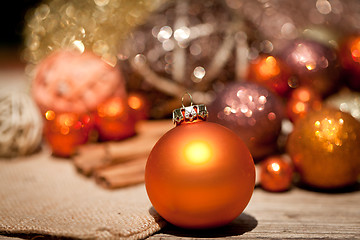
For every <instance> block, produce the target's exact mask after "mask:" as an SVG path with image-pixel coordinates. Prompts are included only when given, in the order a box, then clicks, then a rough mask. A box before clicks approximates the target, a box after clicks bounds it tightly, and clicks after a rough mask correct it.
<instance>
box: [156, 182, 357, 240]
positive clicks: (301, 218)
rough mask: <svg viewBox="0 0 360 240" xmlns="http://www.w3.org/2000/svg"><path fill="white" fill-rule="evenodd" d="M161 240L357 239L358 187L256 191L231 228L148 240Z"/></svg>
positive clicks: (173, 230)
mask: <svg viewBox="0 0 360 240" xmlns="http://www.w3.org/2000/svg"><path fill="white" fill-rule="evenodd" d="M163 238H166V239H167V238H175V239H199V238H201V239H203V238H241V239H360V191H359V186H355V187H354V188H352V189H348V190H347V192H342V193H321V192H314V191H309V190H305V189H301V188H297V187H294V188H293V189H291V190H290V191H288V192H284V193H269V192H265V191H264V190H262V189H261V188H256V189H255V191H254V195H253V197H252V199H251V201H250V203H249V205H248V206H247V208H246V209H245V211H244V213H243V214H241V215H240V216H239V217H238V218H237V219H236V220H235V221H234V222H232V223H231V224H230V225H228V226H226V227H222V228H219V229H213V230H203V231H194V230H184V229H180V228H177V227H175V226H167V227H165V228H164V229H163V230H161V231H160V232H158V233H156V234H155V235H153V236H151V237H149V239H151V240H155V239H163Z"/></svg>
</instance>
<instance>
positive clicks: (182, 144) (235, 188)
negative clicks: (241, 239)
mask: <svg viewBox="0 0 360 240" xmlns="http://www.w3.org/2000/svg"><path fill="white" fill-rule="evenodd" d="M190 117H191V114H190ZM145 184H146V190H147V193H148V196H149V198H150V201H151V202H152V204H153V206H154V208H155V209H156V211H157V212H158V213H159V214H160V215H161V216H162V217H163V218H165V219H166V220H167V221H169V222H170V223H172V224H174V225H176V226H179V227H184V228H210V227H218V226H222V225H225V224H227V223H229V222H231V221H232V220H233V219H235V218H236V217H237V216H238V215H240V214H241V212H242V211H243V210H244V209H245V207H246V205H247V204H248V202H249V200H250V198H251V195H252V192H253V190H254V185H255V167H254V162H253V159H252V157H251V155H250V152H249V150H248V148H247V147H246V145H245V144H244V142H243V141H242V140H241V139H240V138H239V137H238V136H237V135H236V134H234V133H233V132H232V131H230V130H229V129H227V128H225V127H223V126H221V125H219V124H216V123H210V122H204V121H194V122H186V121H185V122H183V123H182V124H180V125H178V126H177V127H175V128H173V129H172V130H170V131H169V132H167V133H166V134H165V135H164V136H163V137H162V138H160V140H159V141H158V142H157V143H156V145H155V146H154V148H153V150H152V151H151V153H150V155H149V158H148V162H147V165H146V170H145Z"/></svg>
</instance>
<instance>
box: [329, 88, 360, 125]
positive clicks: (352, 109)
mask: <svg viewBox="0 0 360 240" xmlns="http://www.w3.org/2000/svg"><path fill="white" fill-rule="evenodd" d="M325 103H326V104H327V105H329V106H332V107H334V108H336V109H338V110H340V111H342V112H347V113H349V114H350V115H351V116H353V117H354V118H356V119H357V120H358V121H360V93H357V92H351V91H349V90H346V89H344V90H342V91H340V92H339V93H337V94H336V95H332V96H330V97H329V98H328V99H326V102H325Z"/></svg>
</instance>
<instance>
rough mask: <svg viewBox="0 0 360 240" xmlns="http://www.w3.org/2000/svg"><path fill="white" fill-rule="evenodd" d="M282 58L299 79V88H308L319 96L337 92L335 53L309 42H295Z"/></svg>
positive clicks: (337, 67)
mask: <svg viewBox="0 0 360 240" xmlns="http://www.w3.org/2000/svg"><path fill="white" fill-rule="evenodd" d="M283 58H284V59H285V60H286V63H287V64H288V66H289V67H291V68H292V71H293V72H294V73H295V74H296V75H297V76H298V77H299V85H300V86H309V87H310V88H311V89H313V90H314V91H315V92H317V93H318V94H320V95H321V96H327V95H329V94H331V93H332V92H334V91H335V90H337V88H338V87H339V83H340V81H339V80H340V64H339V58H338V55H337V52H336V51H335V50H334V49H331V48H329V47H327V46H325V45H323V44H320V43H318V42H314V41H310V40H301V39H299V40H296V41H294V42H293V43H292V44H291V46H290V47H288V48H287V49H286V50H285V51H284V53H283Z"/></svg>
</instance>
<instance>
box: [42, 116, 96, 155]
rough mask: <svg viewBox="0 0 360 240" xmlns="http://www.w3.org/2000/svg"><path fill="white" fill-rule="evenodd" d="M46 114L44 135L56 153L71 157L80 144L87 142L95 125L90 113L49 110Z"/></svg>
mask: <svg viewBox="0 0 360 240" xmlns="http://www.w3.org/2000/svg"><path fill="white" fill-rule="evenodd" d="M44 116H45V125H44V136H45V139H46V141H47V142H48V143H49V145H50V147H51V150H52V153H53V154H54V155H56V156H60V157H70V156H71V155H73V154H74V153H75V152H76V148H77V147H78V146H79V145H82V144H85V143H86V142H87V140H88V137H89V132H90V130H91V129H92V127H93V121H91V117H90V116H89V115H87V114H83V115H79V114H76V113H55V112H54V111H52V110H48V111H46V113H45V114H44Z"/></svg>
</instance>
